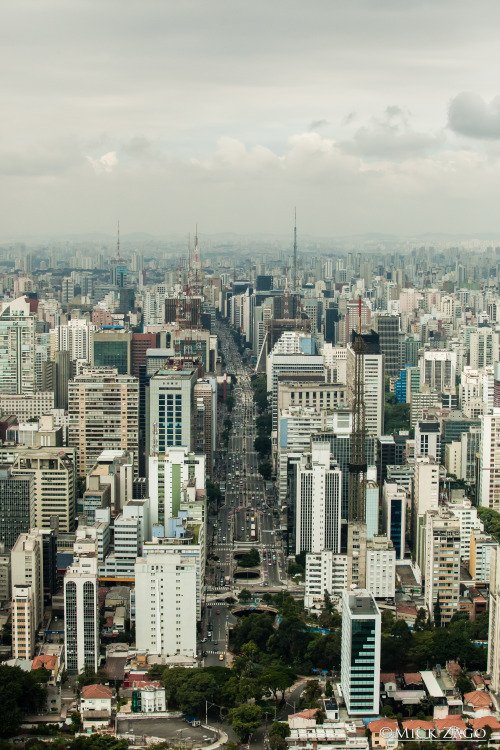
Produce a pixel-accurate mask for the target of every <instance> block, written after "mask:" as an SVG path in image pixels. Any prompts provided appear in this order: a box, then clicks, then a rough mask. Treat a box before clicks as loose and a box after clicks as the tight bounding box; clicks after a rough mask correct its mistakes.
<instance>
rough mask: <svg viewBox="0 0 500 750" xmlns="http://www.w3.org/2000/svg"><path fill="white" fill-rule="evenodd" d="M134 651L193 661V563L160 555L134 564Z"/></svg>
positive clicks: (194, 638) (180, 558)
mask: <svg viewBox="0 0 500 750" xmlns="http://www.w3.org/2000/svg"><path fill="white" fill-rule="evenodd" d="M135 607H136V639H135V640H136V647H137V650H138V651H144V652H146V653H147V654H152V655H155V656H163V657H166V656H175V655H181V656H184V657H189V658H193V659H194V658H196V561H195V560H194V559H193V558H189V557H184V556H180V555H174V554H163V553H162V552H152V553H148V554H147V556H146V557H140V558H138V559H137V562H136V564H135Z"/></svg>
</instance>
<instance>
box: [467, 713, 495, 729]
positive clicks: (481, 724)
mask: <svg viewBox="0 0 500 750" xmlns="http://www.w3.org/2000/svg"><path fill="white" fill-rule="evenodd" d="M469 724H470V725H471V727H472V728H473V729H484V728H485V727H490V729H500V721H498V719H497V717H496V716H481V718H480V719H470V720H469Z"/></svg>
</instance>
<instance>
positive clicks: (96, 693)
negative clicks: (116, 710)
mask: <svg viewBox="0 0 500 750" xmlns="http://www.w3.org/2000/svg"><path fill="white" fill-rule="evenodd" d="M112 697H113V691H112V690H111V688H109V687H107V686H106V685H85V687H83V688H82V698H85V699H87V698H112Z"/></svg>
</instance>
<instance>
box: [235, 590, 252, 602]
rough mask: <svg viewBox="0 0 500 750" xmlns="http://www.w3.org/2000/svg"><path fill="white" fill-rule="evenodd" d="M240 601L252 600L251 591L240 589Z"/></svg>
mask: <svg viewBox="0 0 500 750" xmlns="http://www.w3.org/2000/svg"><path fill="white" fill-rule="evenodd" d="M238 599H239V601H240V602H249V601H251V600H252V593H251V592H250V591H249V590H248V589H242V590H241V591H240V593H239V594H238Z"/></svg>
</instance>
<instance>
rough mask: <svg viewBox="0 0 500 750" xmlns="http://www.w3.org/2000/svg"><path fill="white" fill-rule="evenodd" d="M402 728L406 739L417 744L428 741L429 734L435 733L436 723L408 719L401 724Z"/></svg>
mask: <svg viewBox="0 0 500 750" xmlns="http://www.w3.org/2000/svg"><path fill="white" fill-rule="evenodd" d="M401 726H402V728H403V732H404V733H405V734H404V735H403V736H404V737H405V739H408V740H414V741H415V742H418V741H419V740H426V739H428V737H429V733H430V732H433V731H434V722H433V721H425V719H406V720H405V721H403V722H401Z"/></svg>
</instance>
